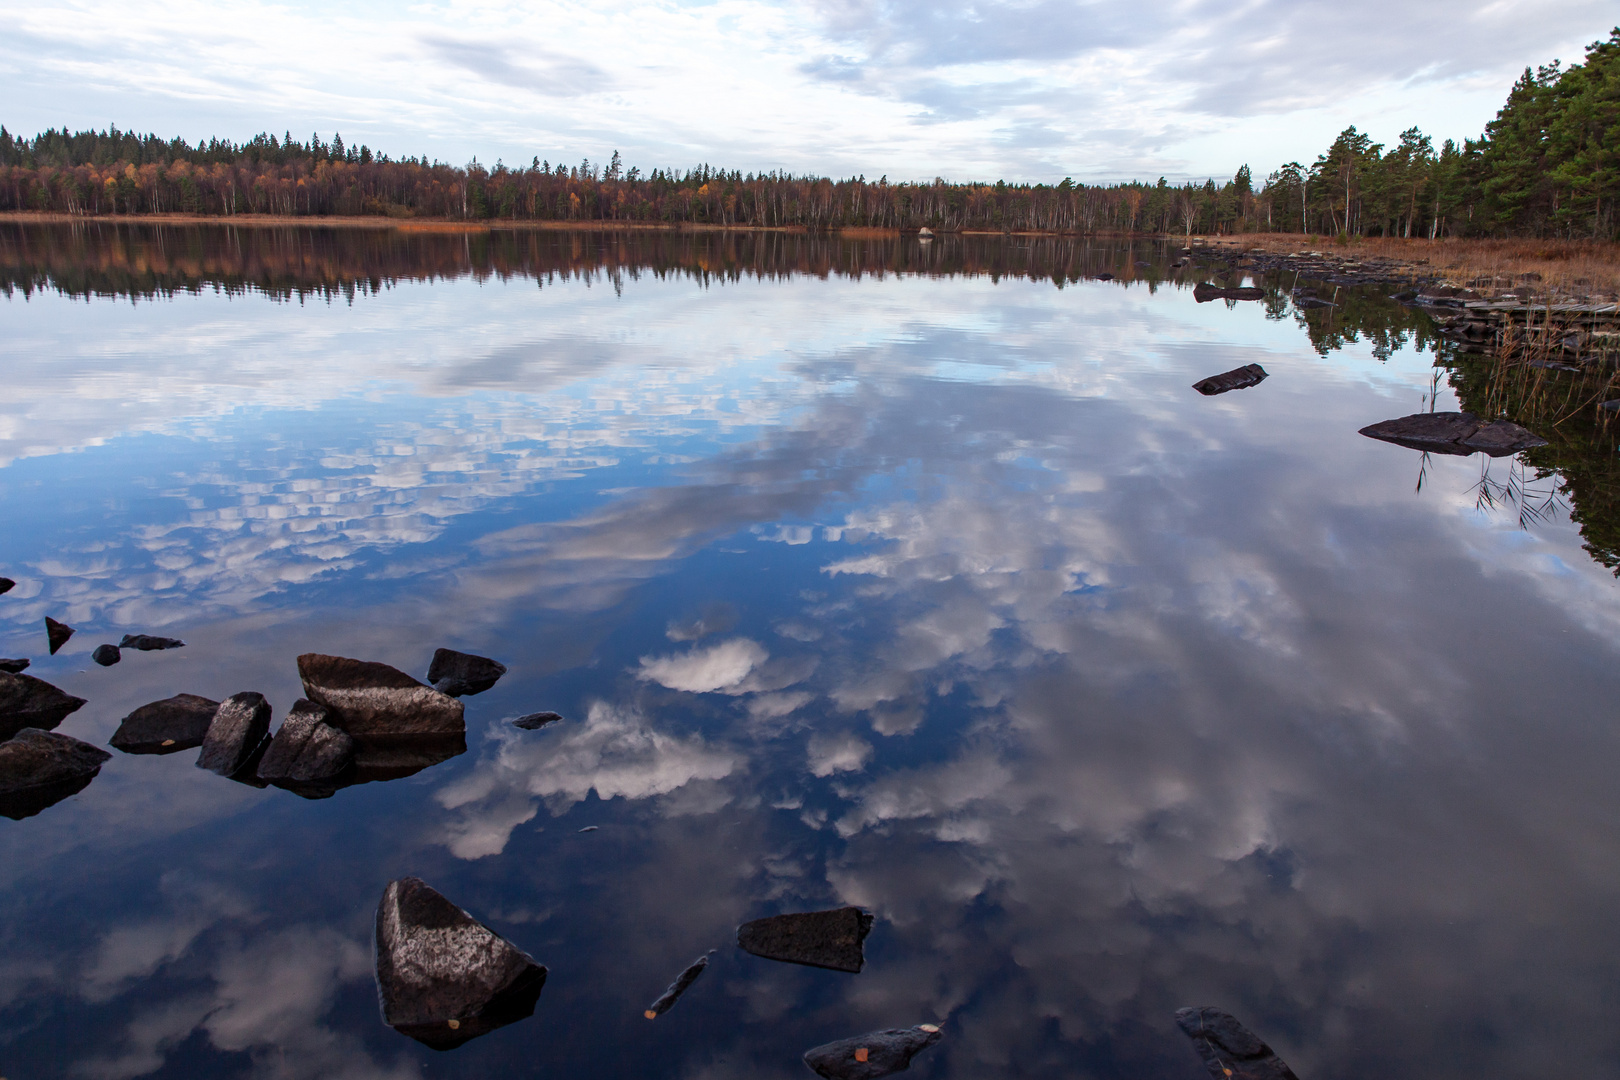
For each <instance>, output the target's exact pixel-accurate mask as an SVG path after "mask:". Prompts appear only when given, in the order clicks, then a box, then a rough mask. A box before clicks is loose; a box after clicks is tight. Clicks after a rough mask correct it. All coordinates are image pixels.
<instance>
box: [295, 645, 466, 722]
mask: <svg viewBox="0 0 1620 1080" xmlns="http://www.w3.org/2000/svg"><path fill="white" fill-rule="evenodd" d="M298 675H299V678H301V679H303V681H304V696H305V697H307V698H308V699H309V700H310V701H313V702H314V703H315V704H317V705H324V706H326V708H327V709H328V710H329V711H330V712H331V714H332V715H331V717H330V718H329V720H328V722H329V723H331V724H332V725H333V726H334V727H339V728H342V729H343V730H344V731H347V732H348V733H349V734H350V735H352V736H354V739H355V741H356V743H358V744H361V745H365V744H368V743H372V744H379V745H381V744H387V745H398V744H399V743H401V742H411V741H415V740H425V741H432V742H442V741H443V740H445V739H446V738H449V737H456V738H461V737H464V736H465V735H466V731H467V725H466V722H465V721H464V720H463V718H462V705H461V702H459V701H457V700H456V699H455V698H453V697H449V696H447V695H445V694H441V693H440V692H439V691H437V690H435V689H433V688H432V687H431V686H423V685H422V684H421V683H419V682H417V681H416V680H415V679H413V678H411V677H410V676H409V675H407V674H405V673H404V672H403V671H400V670H399V669H398V668H391V667H389V666H388V665H387V664H378V663H373V662H371V661H369V660H349V659H346V658H344V657H341V656H324V655H322V654H320V653H305V654H304V655H303V656H300V657H299V658H298Z"/></svg>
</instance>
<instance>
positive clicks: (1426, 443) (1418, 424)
mask: <svg viewBox="0 0 1620 1080" xmlns="http://www.w3.org/2000/svg"><path fill="white" fill-rule="evenodd" d="M1361 434H1363V435H1365V436H1367V437H1368V438H1369V439H1379V440H1381V441H1383V442H1389V443H1394V444H1395V445H1397V446H1404V447H1406V448H1408V449H1410V450H1425V451H1428V452H1429V453H1433V454H1457V455H1462V456H1466V455H1468V454H1474V453H1485V454H1489V455H1490V456H1491V457H1505V456H1507V455H1508V454H1516V453H1518V452H1519V451H1520V450H1530V449H1533V448H1534V447H1537V446H1546V445H1547V440H1546V439H1543V438H1541V437H1540V436H1538V435H1537V434H1536V433H1535V432H1533V431H1531V430H1530V429H1528V428H1525V427H1521V426H1519V425H1518V424H1515V423H1513V422H1512V421H1511V420H1490V421H1483V420H1481V419H1480V418H1479V417H1477V416H1475V415H1474V414H1473V413H1466V412H1434V413H1413V414H1412V415H1411V416H1402V417H1400V418H1399V419H1395V420H1385V421H1383V422H1382V423H1378V424H1369V425H1367V426H1366V427H1364V428H1362V429H1361Z"/></svg>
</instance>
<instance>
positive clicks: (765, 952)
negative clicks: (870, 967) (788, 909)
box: [737, 907, 873, 973]
mask: <svg viewBox="0 0 1620 1080" xmlns="http://www.w3.org/2000/svg"><path fill="white" fill-rule="evenodd" d="M872 921H873V917H872V916H871V915H869V914H868V913H866V912H864V911H862V910H861V909H860V908H858V907H844V908H838V909H836V910H833V911H806V912H801V913H798V914H793V915H772V916H770V917H768V918H764V919H755V920H754V921H753V922H748V923H743V924H742V925H741V926H739V927H738V928H737V945H738V947H739V948H741V949H742V950H743V951H744V952H751V953H753V954H754V955H755V956H763V957H764V958H765V959H767V960H782V961H785V962H787V963H789V964H808V965H810V966H811V967H821V968H831V969H832V970H833V971H848V972H851V973H859V972H860V970H861V968H862V966H864V965H865V963H866V953H865V951H864V949H863V948H862V946H863V945H864V944H865V942H866V935H867V934H869V933H871V931H872Z"/></svg>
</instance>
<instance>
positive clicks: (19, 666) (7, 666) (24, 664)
mask: <svg viewBox="0 0 1620 1080" xmlns="http://www.w3.org/2000/svg"><path fill="white" fill-rule="evenodd" d="M27 669H28V660H27V659H26V658H19V659H16V660H10V659H7V658H5V657H0V671H9V672H10V673H11V674H13V675H20V674H22V673H23V672H24V671H26V670H27Z"/></svg>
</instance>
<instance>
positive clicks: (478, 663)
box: [428, 649, 506, 697]
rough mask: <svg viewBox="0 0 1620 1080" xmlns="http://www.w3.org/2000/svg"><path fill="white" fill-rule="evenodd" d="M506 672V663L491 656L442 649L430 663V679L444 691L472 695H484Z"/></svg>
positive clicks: (441, 691) (460, 695)
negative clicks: (492, 658)
mask: <svg viewBox="0 0 1620 1080" xmlns="http://www.w3.org/2000/svg"><path fill="white" fill-rule="evenodd" d="M505 674H506V665H505V664H502V663H500V662H499V661H497V660H491V659H490V658H489V657H487V656H474V655H472V654H471V653H463V652H456V651H455V650H454V649H439V650H437V651H436V652H434V654H433V662H432V663H431V664H429V665H428V682H430V683H432V684H433V688H434V689H435V690H437V691H439V692H440V693H441V694H448V695H450V696H451V697H469V696H471V695H473V694H482V693H483V692H484V691H485V690H488V689H489V688H490V687H492V686H494V685H495V683H496V681H497V680H498V679H499V678H500V677H501V676H502V675H505Z"/></svg>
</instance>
